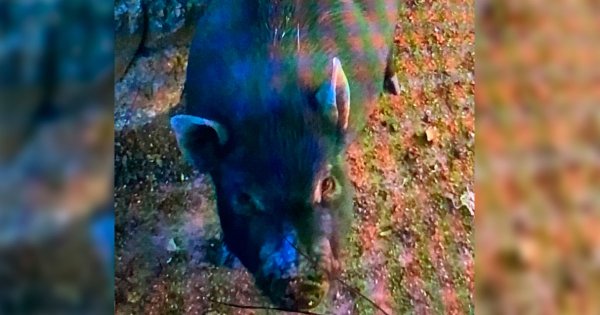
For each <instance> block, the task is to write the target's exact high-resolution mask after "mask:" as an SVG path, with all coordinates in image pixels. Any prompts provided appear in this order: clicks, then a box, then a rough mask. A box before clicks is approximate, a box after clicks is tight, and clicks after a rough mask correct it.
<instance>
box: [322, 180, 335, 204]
mask: <svg viewBox="0 0 600 315" xmlns="http://www.w3.org/2000/svg"><path fill="white" fill-rule="evenodd" d="M336 188H337V183H336V181H335V178H334V177H333V176H327V177H325V178H324V179H323V181H321V197H322V198H323V199H325V200H330V199H331V198H332V197H333V195H334V194H335V191H336Z"/></svg>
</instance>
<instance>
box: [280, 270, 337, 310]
mask: <svg viewBox="0 0 600 315" xmlns="http://www.w3.org/2000/svg"><path fill="white" fill-rule="evenodd" d="M281 281H284V282H287V283H285V284H284V285H285V291H284V292H285V293H284V295H283V299H282V302H283V303H282V304H283V305H284V306H285V307H287V308H290V309H294V310H308V309H312V308H315V307H316V306H317V305H319V304H320V303H321V301H322V300H323V298H324V297H325V294H327V292H328V291H329V282H328V281H327V280H326V279H323V280H320V281H313V280H311V279H309V278H294V279H292V280H290V281H289V282H288V281H285V280H281ZM276 287H277V285H276Z"/></svg>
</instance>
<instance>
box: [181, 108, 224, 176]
mask: <svg viewBox="0 0 600 315" xmlns="http://www.w3.org/2000/svg"><path fill="white" fill-rule="evenodd" d="M171 128H172V129H173V131H174V132H175V136H176V137H177V144H178V145H179V148H180V149H181V152H182V153H183V156H184V157H185V158H186V159H187V160H188V161H189V162H191V163H192V164H193V165H194V166H195V167H197V168H198V170H199V171H201V172H208V171H210V170H211V169H212V168H213V167H214V166H215V164H216V163H217V158H218V154H219V151H220V149H221V147H222V146H223V145H224V144H225V143H226V142H227V130H225V128H224V127H223V126H222V125H221V124H219V123H218V122H216V121H213V120H209V119H204V118H200V117H195V116H190V115H177V116H173V117H172V118H171Z"/></svg>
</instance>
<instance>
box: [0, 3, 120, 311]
mask: <svg viewBox="0 0 600 315" xmlns="http://www.w3.org/2000/svg"><path fill="white" fill-rule="evenodd" d="M113 51H114V28H113V2H112V1H104V0H102V1H79V0H50V1H41V0H31V1H10V0H8V1H0V314H89V313H112V312H113V291H114V290H113V281H114V280H113V269H114V267H113V266H114V261H113V256H114V254H113V252H114V245H113V244H114V239H113V235H114V228H113V226H114V223H113V222H114V214H113V204H112V186H113V152H114V149H113V138H114V136H113V134H114V132H113V114H112V113H113V103H114V97H113V78H114V74H113V72H114V70H113V69H114V61H113V60H114V53H113Z"/></svg>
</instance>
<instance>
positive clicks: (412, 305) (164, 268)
mask: <svg viewBox="0 0 600 315" xmlns="http://www.w3.org/2000/svg"><path fill="white" fill-rule="evenodd" d="M473 10H474V3H473V1H464V2H463V1H451V0H445V1H411V2H409V3H407V4H405V6H404V7H403V10H402V12H401V19H400V23H399V25H398V32H397V36H396V44H397V45H398V48H399V52H400V53H399V54H398V56H397V57H396V63H397V65H398V71H399V72H398V74H399V78H400V83H401V86H402V93H401V95H399V96H385V97H384V98H382V100H381V103H380V105H379V106H378V108H377V110H376V111H375V112H374V113H373V114H372V115H371V116H370V117H369V124H368V126H367V128H365V129H364V130H363V131H362V135H361V137H360V138H359V139H360V140H359V141H358V142H357V143H355V144H353V145H352V147H351V149H350V150H349V154H348V161H349V164H350V168H351V178H352V182H353V184H354V185H355V188H356V192H357V194H356V197H355V215H354V217H355V220H354V223H353V228H352V233H351V236H350V242H349V247H348V256H347V258H346V260H345V268H344V272H343V275H342V279H343V283H342V282H339V283H338V285H337V287H336V288H335V289H334V290H332V295H331V297H330V298H329V299H328V301H327V302H325V303H324V304H323V305H321V306H320V307H319V308H318V309H316V310H314V312H315V313H319V314H381V313H382V312H381V311H378V310H377V309H376V308H375V307H374V306H373V305H372V304H371V302H370V301H369V300H367V298H368V299H370V300H371V301H372V302H374V303H375V304H377V305H378V307H380V308H381V309H383V310H385V311H386V312H387V313H388V314H406V313H410V314H442V313H443V314H472V313H474V309H473V290H474V265H473V261H474V254H473V247H474V244H473V237H474V236H473V234H474V231H473V227H474V221H473V220H474V197H473V189H474V188H473V182H474V174H473V173H474V171H473V165H474V153H473V150H474V148H473V147H474V136H475V134H474V132H475V130H474V129H475V126H474V89H475V83H474V50H475V48H474V12H473ZM136 49H137V48H136ZM186 51H187V47H186V45H185V44H181V43H175V44H170V45H167V47H164V48H163V47H161V48H155V47H149V48H148V49H147V50H146V51H145V52H144V53H143V54H137V55H136V56H135V57H132V58H133V59H132V60H133V61H132V62H131V63H130V64H129V63H127V66H126V67H125V68H127V69H126V71H125V70H123V73H124V74H123V76H122V78H120V80H119V82H118V83H117V85H116V87H115V95H116V103H115V171H116V173H115V176H116V178H115V205H116V231H115V232H116V258H115V259H116V274H115V286H116V293H115V297H116V312H117V314H279V313H281V312H277V311H272V310H258V309H249V308H242V307H233V306H226V305H223V304H219V303H218V302H227V303H233V304H237V305H238V306H242V305H245V306H266V307H268V302H267V301H266V300H265V299H264V298H263V297H261V296H260V294H259V293H258V292H257V290H256V289H255V288H254V285H253V283H252V279H251V277H250V276H249V275H248V274H247V273H246V272H245V271H244V270H243V268H241V266H240V265H239V263H238V262H236V261H235V259H231V257H229V256H228V255H227V254H226V253H224V252H223V251H222V248H221V247H220V244H219V243H218V241H217V240H218V238H219V233H220V230H219V225H218V218H217V216H216V213H215V211H214V207H215V204H214V197H213V193H212V188H211V186H210V183H209V181H208V180H207V178H205V177H204V176H202V175H199V174H196V173H194V172H193V171H192V170H191V169H190V168H189V167H188V166H186V165H185V164H184V163H183V161H182V159H181V156H180V153H179V151H178V150H177V148H176V144H175V138H174V136H173V134H172V133H171V132H170V130H169V127H168V118H169V117H170V116H171V115H173V113H174V112H176V111H178V110H179V109H180V107H181V106H180V96H181V92H182V91H181V90H182V86H183V82H184V79H185V66H186V63H187V52H186ZM357 290H358V291H360V292H362V294H363V295H364V296H365V297H367V298H365V297H362V296H361V295H360V294H358V293H357Z"/></svg>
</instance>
